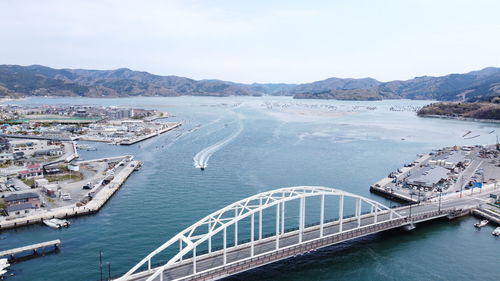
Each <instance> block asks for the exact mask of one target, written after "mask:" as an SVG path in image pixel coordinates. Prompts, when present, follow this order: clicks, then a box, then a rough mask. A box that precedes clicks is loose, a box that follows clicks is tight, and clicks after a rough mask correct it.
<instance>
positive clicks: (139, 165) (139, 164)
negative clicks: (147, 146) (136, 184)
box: [134, 161, 143, 171]
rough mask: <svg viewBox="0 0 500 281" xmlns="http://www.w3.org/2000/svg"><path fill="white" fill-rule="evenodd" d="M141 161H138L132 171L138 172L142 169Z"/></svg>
mask: <svg viewBox="0 0 500 281" xmlns="http://www.w3.org/2000/svg"><path fill="white" fill-rule="evenodd" d="M142 164H143V163H142V161H138V163H137V165H135V168H134V171H139V170H140V169H141V167H142Z"/></svg>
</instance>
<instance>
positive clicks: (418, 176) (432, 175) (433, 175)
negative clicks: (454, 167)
mask: <svg viewBox="0 0 500 281" xmlns="http://www.w3.org/2000/svg"><path fill="white" fill-rule="evenodd" d="M449 172H450V171H449V170H448V169H446V168H444V167H441V166H429V167H425V168H423V169H419V170H417V171H416V172H414V173H413V174H412V175H409V176H408V177H407V178H406V179H405V183H406V184H408V185H411V186H415V187H418V188H420V187H423V188H429V189H433V188H436V187H437V186H438V185H441V184H443V183H444V182H445V181H446V180H447V179H448V177H449V176H448V173H449Z"/></svg>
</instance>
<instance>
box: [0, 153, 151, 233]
mask: <svg viewBox="0 0 500 281" xmlns="http://www.w3.org/2000/svg"><path fill="white" fill-rule="evenodd" d="M140 165H141V162H140V161H137V160H132V161H128V162H127V164H126V165H125V166H124V167H123V169H122V170H121V171H120V172H118V173H117V174H116V175H114V177H113V179H112V180H111V181H110V182H109V183H106V184H103V182H101V183H100V184H98V185H96V186H95V187H93V188H92V189H91V190H89V193H93V194H94V195H93V197H92V199H91V200H90V201H88V202H87V203H86V204H85V205H81V206H77V205H75V204H71V205H68V206H63V207H57V208H53V209H51V210H41V211H39V212H36V213H34V214H33V215H29V216H25V217H21V218H15V219H11V220H6V219H4V220H1V221H0V229H8V228H16V227H21V226H26V225H30V224H38V223H43V221H44V220H50V219H54V218H59V219H61V218H70V217H75V216H82V215H87V214H92V213H96V212H97V211H99V209H101V208H102V206H104V204H105V203H106V202H107V201H108V200H109V199H110V198H111V197H112V196H113V194H114V193H115V192H116V191H117V190H119V189H120V187H121V186H122V185H123V183H124V182H125V181H126V180H127V178H128V177H129V176H130V175H131V174H132V173H133V172H134V171H136V170H137V167H138V166H140Z"/></svg>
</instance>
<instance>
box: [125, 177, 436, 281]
mask: <svg viewBox="0 0 500 281" xmlns="http://www.w3.org/2000/svg"><path fill="white" fill-rule="evenodd" d="M306 200H307V202H308V204H307V207H308V208H307V209H306ZM311 201H314V203H313V204H310V202H311ZM440 212H441V213H442V212H443V211H440ZM311 219H315V223H314V224H310V225H306V220H311ZM408 224H409V221H408V218H407V217H406V216H403V215H401V214H400V213H398V212H396V211H395V210H393V209H391V208H388V207H386V206H384V205H383V204H381V203H379V202H376V201H374V200H371V199H368V198H365V197H362V196H359V195H356V194H352V193H349V192H345V191H342V190H338V189H333V188H327V187H317V186H297V187H288V188H280V189H276V190H272V191H266V192H262V193H259V194H256V195H254V196H251V197H248V198H246V199H243V200H240V201H237V202H235V203H232V204H230V205H228V206H226V207H224V208H222V209H220V210H218V211H216V212H214V213H212V214H210V215H208V216H206V217H204V218H203V219H201V220H199V221H198V222H196V223H194V224H193V225H191V226H190V227H188V228H186V229H184V230H183V231H181V232H180V233H178V234H177V235H175V236H174V237H172V238H171V239H170V240H168V241H167V242H165V243H164V244H163V245H161V246H160V247H158V248H157V249H156V250H154V251H152V252H151V253H150V254H149V255H147V256H146V257H144V258H143V259H142V260H141V261H140V262H139V263H137V264H136V265H135V266H134V267H132V268H131V269H130V270H129V271H128V272H127V273H126V274H124V275H123V276H121V277H120V278H118V279H116V280H119V281H131V280H145V281H153V280H155V281H163V280H216V279H220V278H224V277H227V276H230V275H233V274H236V273H239V272H243V271H246V270H249V269H252V268H256V267H259V266H262V265H265V264H269V263H272V262H275V261H278V260H282V259H286V258H290V257H293V256H295V255H299V254H303V253H307V252H310V251H313V250H316V249H319V248H323V247H327V246H330V245H333V244H336V243H339V242H343V241H347V240H350V239H354V238H358V237H361V236H365V235H369V234H373V233H376V232H380V231H384V230H387V229H391V228H396V227H400V226H404V225H408ZM157 260H159V261H161V263H160V264H157V263H156V262H155V261H157Z"/></svg>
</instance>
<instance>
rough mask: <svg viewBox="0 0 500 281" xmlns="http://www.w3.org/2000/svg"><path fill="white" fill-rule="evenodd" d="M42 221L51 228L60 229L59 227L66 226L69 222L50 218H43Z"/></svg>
mask: <svg viewBox="0 0 500 281" xmlns="http://www.w3.org/2000/svg"><path fill="white" fill-rule="evenodd" d="M43 223H44V224H45V225H46V226H48V227H52V228H56V229H60V228H61V227H68V226H69V225H70V224H71V223H70V222H69V221H68V220H62V219H56V218H54V219H50V220H44V221H43Z"/></svg>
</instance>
